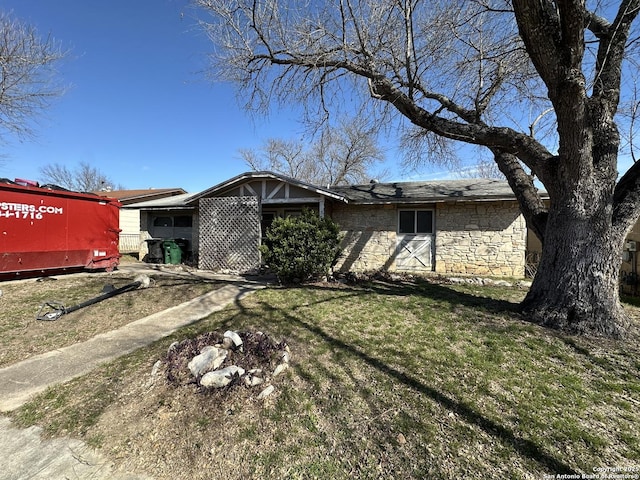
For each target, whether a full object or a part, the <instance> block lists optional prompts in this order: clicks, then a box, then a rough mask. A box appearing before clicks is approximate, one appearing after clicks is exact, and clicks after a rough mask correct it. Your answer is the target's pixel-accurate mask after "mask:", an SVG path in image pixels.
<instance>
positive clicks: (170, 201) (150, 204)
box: [124, 193, 193, 210]
mask: <svg viewBox="0 0 640 480" xmlns="http://www.w3.org/2000/svg"><path fill="white" fill-rule="evenodd" d="M189 197H191V194H190V193H182V194H180V195H174V196H172V197H165V198H156V199H155V200H148V201H146V202H138V203H130V204H128V205H125V206H124V208H130V209H139V210H186V209H192V208H193V207H192V206H189V205H187V204H186V201H187V200H188V199H189Z"/></svg>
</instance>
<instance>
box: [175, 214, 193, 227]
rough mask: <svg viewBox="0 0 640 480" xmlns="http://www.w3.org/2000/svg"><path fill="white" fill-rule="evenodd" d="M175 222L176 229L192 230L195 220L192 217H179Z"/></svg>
mask: <svg viewBox="0 0 640 480" xmlns="http://www.w3.org/2000/svg"><path fill="white" fill-rule="evenodd" d="M173 221H174V222H175V223H174V227H179V228H190V227H192V226H193V218H192V217H191V215H178V216H177V217H175V218H174V220H173Z"/></svg>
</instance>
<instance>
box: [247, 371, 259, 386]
mask: <svg viewBox="0 0 640 480" xmlns="http://www.w3.org/2000/svg"><path fill="white" fill-rule="evenodd" d="M263 383H264V378H262V377H258V376H256V375H253V374H251V373H248V374H247V375H245V377H244V384H245V385H246V386H247V387H255V386H256V385H262V384H263Z"/></svg>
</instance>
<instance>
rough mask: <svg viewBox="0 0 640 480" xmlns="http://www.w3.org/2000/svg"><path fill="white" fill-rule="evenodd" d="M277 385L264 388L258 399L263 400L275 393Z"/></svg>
mask: <svg viewBox="0 0 640 480" xmlns="http://www.w3.org/2000/svg"><path fill="white" fill-rule="evenodd" d="M274 390H275V387H274V386H273V385H269V386H268V387H267V388H265V389H264V390H262V391H261V392H260V394H259V395H258V400H262V399H263V398H267V397H268V396H269V395H271V394H272V393H273V391H274Z"/></svg>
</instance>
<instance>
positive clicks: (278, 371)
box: [273, 363, 289, 377]
mask: <svg viewBox="0 0 640 480" xmlns="http://www.w3.org/2000/svg"><path fill="white" fill-rule="evenodd" d="M288 367H289V364H288V363H281V364H280V365H278V366H277V367H276V369H275V370H274V371H273V376H274V377H277V376H278V375H280V374H281V373H282V372H284V371H285V370H286V369H287V368H288Z"/></svg>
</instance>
